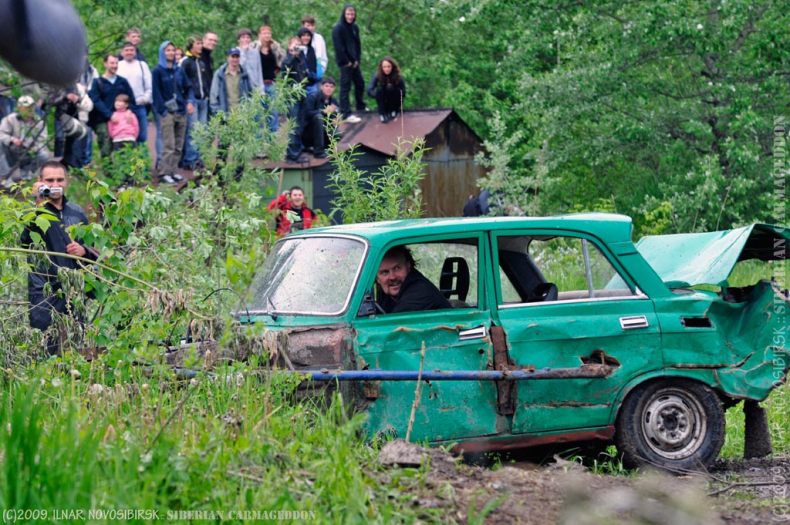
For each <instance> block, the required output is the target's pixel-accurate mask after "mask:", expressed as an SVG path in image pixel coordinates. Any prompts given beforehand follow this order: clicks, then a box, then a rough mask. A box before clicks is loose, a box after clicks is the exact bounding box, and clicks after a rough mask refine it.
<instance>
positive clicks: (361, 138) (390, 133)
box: [265, 109, 453, 169]
mask: <svg viewBox="0 0 790 525" xmlns="http://www.w3.org/2000/svg"><path fill="white" fill-rule="evenodd" d="M355 114H356V115H357V116H358V117H359V118H360V119H361V121H360V122H357V123H355V124H351V123H348V122H344V123H343V124H341V125H340V133H341V137H342V138H341V139H340V149H341V150H343V151H344V150H347V149H349V148H350V147H352V146H354V145H359V146H362V147H365V148H368V149H371V150H373V151H377V152H379V153H382V154H384V155H388V156H390V157H394V156H395V154H396V152H397V147H398V142H403V143H404V146H405V151H409V150H410V149H411V143H413V142H414V140H415V139H424V138H425V137H427V136H428V135H430V134H431V133H432V132H433V131H434V130H435V129H436V128H438V127H439V126H440V125H441V124H442V122H444V121H445V120H446V119H447V118H448V117H449V116H450V115H452V114H453V110H452V109H407V110H405V111H404V113H403V116H402V117H399V118H397V119H396V120H391V121H389V122H387V123H382V122H381V121H380V119H379V116H378V113H376V112H374V111H365V112H358V113H355ZM327 162H328V160H327V159H316V158H314V157H313V156H312V155H307V156H306V160H305V162H302V163H294V162H270V163H266V164H265V167H266V168H268V169H276V168H283V169H311V168H315V167H318V166H323V165H324V164H326V163H327Z"/></svg>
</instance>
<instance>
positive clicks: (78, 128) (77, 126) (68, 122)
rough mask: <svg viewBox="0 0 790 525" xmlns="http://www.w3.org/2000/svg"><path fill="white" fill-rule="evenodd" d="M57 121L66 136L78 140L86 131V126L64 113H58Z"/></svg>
mask: <svg viewBox="0 0 790 525" xmlns="http://www.w3.org/2000/svg"><path fill="white" fill-rule="evenodd" d="M58 121H59V122H60V125H61V129H63V134H64V135H65V136H66V137H73V138H74V139H76V140H79V139H81V138H82V137H84V136H85V135H86V134H87V133H88V126H86V125H85V124H83V123H82V122H80V121H79V120H78V119H76V118H74V117H72V116H70V115H67V114H66V113H61V114H60V115H58Z"/></svg>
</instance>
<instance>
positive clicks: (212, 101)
mask: <svg viewBox="0 0 790 525" xmlns="http://www.w3.org/2000/svg"><path fill="white" fill-rule="evenodd" d="M219 71H220V70H219V69H218V70H216V71H215V72H214V77H213V78H212V79H211V89H210V90H209V92H208V105H209V107H210V108H211V112H212V113H219V112H220V111H222V109H223V108H222V107H221V106H220V102H219V94H220V89H222V82H221V81H220V79H219ZM239 82H240V83H241V79H239Z"/></svg>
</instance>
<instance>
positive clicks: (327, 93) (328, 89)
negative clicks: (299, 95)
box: [321, 82, 335, 98]
mask: <svg viewBox="0 0 790 525" xmlns="http://www.w3.org/2000/svg"><path fill="white" fill-rule="evenodd" d="M321 93H323V95H324V97H326V98H329V97H331V96H332V95H334V93H335V85H334V84H330V83H329V82H327V83H326V84H321Z"/></svg>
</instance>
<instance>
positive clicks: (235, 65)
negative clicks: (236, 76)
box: [228, 55, 241, 70]
mask: <svg viewBox="0 0 790 525" xmlns="http://www.w3.org/2000/svg"><path fill="white" fill-rule="evenodd" d="M240 62H241V57H240V56H239V55H228V64H229V65H230V67H231V68H232V69H234V70H236V69H239V63H240Z"/></svg>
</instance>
